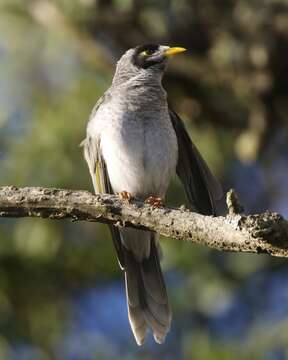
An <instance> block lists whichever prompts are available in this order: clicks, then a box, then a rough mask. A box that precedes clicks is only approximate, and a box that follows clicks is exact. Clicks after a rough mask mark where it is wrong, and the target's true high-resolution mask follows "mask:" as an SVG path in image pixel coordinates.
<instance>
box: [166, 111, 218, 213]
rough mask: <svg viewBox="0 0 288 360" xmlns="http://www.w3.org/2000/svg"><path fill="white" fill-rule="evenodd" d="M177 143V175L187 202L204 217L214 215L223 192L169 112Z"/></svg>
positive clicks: (187, 136)
mask: <svg viewBox="0 0 288 360" xmlns="http://www.w3.org/2000/svg"><path fill="white" fill-rule="evenodd" d="M169 113H170V118H171V121H172V124H173V127H174V130H175V132H176V136H177V141H178V164H177V168H176V172H177V175H178V176H179V178H180V180H181V182H182V183H183V186H184V189H185V192H186V194H187V197H188V200H189V202H190V204H191V206H192V207H193V208H195V210H197V211H199V212H200V213H202V214H204V215H216V201H217V200H219V199H221V197H222V195H223V192H222V188H221V185H220V183H219V182H218V180H217V179H216V178H215V177H214V175H213V174H212V173H211V171H210V170H209V168H208V165H207V164H206V162H205V161H204V160H203V158H202V156H201V155H200V153H199V151H198V150H197V148H196V146H195V145H194V144H193V143H192V141H191V139H190V137H189V135H188V133H187V131H186V129H185V126H184V124H183V122H182V120H181V119H180V118H179V116H178V115H177V114H176V113H175V112H174V111H172V110H169Z"/></svg>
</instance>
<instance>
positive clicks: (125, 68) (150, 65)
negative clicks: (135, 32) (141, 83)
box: [116, 44, 186, 80]
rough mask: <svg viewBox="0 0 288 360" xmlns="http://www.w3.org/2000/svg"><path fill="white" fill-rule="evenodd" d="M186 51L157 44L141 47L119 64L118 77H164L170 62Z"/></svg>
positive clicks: (181, 48) (128, 52) (132, 50)
mask: <svg viewBox="0 0 288 360" xmlns="http://www.w3.org/2000/svg"><path fill="white" fill-rule="evenodd" d="M183 51H186V49H185V48H183V47H169V46H164V45H157V44H147V45H139V46H136V47H135V48H133V49H129V50H128V51H126V52H125V54H124V55H123V56H122V57H121V58H120V60H119V61H118V63H117V69H116V75H117V74H118V76H119V77H122V78H123V79H122V80H124V78H125V80H128V79H129V78H132V77H134V76H137V75H138V74H140V73H141V74H144V75H145V74H147V75H149V74H153V75H157V74H158V75H160V76H161V75H162V74H163V72H164V70H165V68H166V66H167V63H168V60H169V59H170V58H171V57H173V56H174V55H176V54H180V53H182V52H183Z"/></svg>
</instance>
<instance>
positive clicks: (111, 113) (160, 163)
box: [83, 45, 221, 345]
mask: <svg viewBox="0 0 288 360" xmlns="http://www.w3.org/2000/svg"><path fill="white" fill-rule="evenodd" d="M173 49H174V50H173ZM176 49H178V50H176ZM179 49H180V48H169V47H167V46H159V45H146V46H141V47H137V48H134V49H130V50H128V51H127V52H126V53H125V54H124V55H123V56H122V57H121V59H120V60H119V62H118V64H117V67H116V72H115V75H114V78H113V82H112V85H111V87H110V88H109V89H108V90H107V91H106V93H105V94H104V96H103V97H102V98H101V99H100V100H99V101H98V103H97V104H96V106H95V108H94V110H93V111H92V114H91V117H90V120H89V122H88V126H87V136H86V139H85V141H84V143H83V145H84V154H85V159H86V161H87V163H88V166H89V170H90V174H91V177H92V181H93V185H94V189H95V192H96V193H116V192H121V191H128V192H129V193H131V194H132V195H133V196H137V197H140V198H143V199H145V198H147V197H148V196H150V195H153V196H159V197H161V198H164V197H165V194H166V191H167V188H168V186H169V183H170V180H171V177H172V176H173V175H174V173H175V171H176V170H177V174H178V176H179V177H180V179H181V180H182V182H183V184H184V188H185V191H186V193H187V195H188V199H189V201H190V202H191V204H192V205H193V207H194V208H195V209H196V210H198V211H200V212H202V213H205V214H214V213H215V207H216V205H215V201H216V200H217V199H218V198H219V197H220V196H221V188H220V186H219V184H218V182H217V181H216V180H215V178H214V177H213V175H212V174H211V173H210V171H209V169H208V167H207V165H206V164H205V162H204V160H203V159H202V158H201V156H200V155H199V153H198V151H197V149H196V148H195V146H194V145H193V144H192V142H191V140H190V138H189V136H188V134H187V132H186V130H185V128H184V125H183V124H182V122H181V120H180V119H179V117H178V116H177V115H176V114H175V113H174V112H172V111H171V110H169V108H168V105H167V97H166V92H165V90H164V89H163V87H162V85H161V80H162V76H163V73H164V70H165V68H166V64H167V59H168V56H169V55H172V54H173V53H176V52H180V51H181V50H179ZM110 230H111V233H112V238H113V241H114V245H115V248H116V251H117V256H118V261H119V264H120V266H121V268H122V269H123V270H124V272H125V283H126V294H127V305H128V316H129V320H130V324H131V328H132V331H133V333H134V336H135V339H136V341H137V344H138V345H141V344H143V342H144V340H145V336H146V331H147V328H148V327H150V328H151V329H152V331H153V335H154V339H155V341H157V342H158V343H162V342H163V341H164V339H165V336H166V334H167V332H168V331H169V329H170V323H171V310H170V306H169V303H168V297H167V293H166V287H165V283H164V279H163V275H162V272H161V268H160V263H159V249H160V245H159V243H158V237H157V235H156V234H154V233H151V232H149V231H143V230H138V229H129V228H124V229H120V230H119V229H118V228H116V227H113V226H111V227H110Z"/></svg>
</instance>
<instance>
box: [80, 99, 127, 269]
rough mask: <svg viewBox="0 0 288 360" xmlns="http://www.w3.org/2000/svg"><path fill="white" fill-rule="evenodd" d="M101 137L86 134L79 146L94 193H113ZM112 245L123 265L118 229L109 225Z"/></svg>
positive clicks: (93, 113)
mask: <svg viewBox="0 0 288 360" xmlns="http://www.w3.org/2000/svg"><path fill="white" fill-rule="evenodd" d="M103 101H104V99H103V97H102V98H100V100H99V101H98V102H97V104H96V105H95V107H94V109H93V111H92V114H91V117H90V121H91V120H92V119H93V117H94V116H95V114H96V112H97V109H98V108H99V106H100V105H101V104H102V103H103ZM100 142H101V139H100V137H97V136H93V137H92V136H90V135H89V134H87V136H86V139H85V140H83V141H82V143H81V146H83V148H84V158H85V160H86V162H87V164H88V168H89V172H90V175H91V178H92V182H93V186H94V190H95V193H96V194H113V193H114V192H113V189H112V186H111V183H110V180H109V174H108V171H107V167H106V163H105V160H104V158H103V155H102V152H101V146H100ZM109 228H110V231H111V234H112V239H113V243H114V246H115V248H116V251H117V256H118V261H119V264H120V267H121V268H122V269H123V267H124V255H123V249H122V243H121V238H120V233H119V230H118V229H117V228H116V227H115V226H113V225H109Z"/></svg>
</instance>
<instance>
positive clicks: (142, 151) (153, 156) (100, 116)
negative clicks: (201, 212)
mask: <svg viewBox="0 0 288 360" xmlns="http://www.w3.org/2000/svg"><path fill="white" fill-rule="evenodd" d="M111 109H114V110H115V111H111ZM108 110H109V111H108ZM155 115H156V116H155ZM88 131H89V132H90V134H91V133H94V134H96V133H98V135H99V136H100V139H101V149H102V153H103V157H104V159H105V162H106V165H107V169H108V174H109V178H110V182H111V185H112V187H113V190H114V191H115V192H120V191H124V190H125V191H128V192H130V193H131V194H132V195H135V196H140V197H146V196H149V195H157V196H161V197H164V196H165V193H166V191H167V188H168V185H169V182H170V180H171V177H172V175H173V174H174V173H175V168H176V162H177V153H178V150H177V139H176V135H175V132H174V129H173V127H172V124H171V121H170V118H169V114H168V110H167V109H166V108H165V109H161V111H160V112H159V113H158V114H155V111H153V112H152V111H151V112H150V111H149V110H146V111H145V112H141V113H140V112H139V111H137V110H135V111H134V110H132V111H128V112H127V109H123V108H122V110H121V106H119V104H114V106H109V109H108V108H105V107H103V108H100V109H99V110H98V111H97V113H96V114H95V118H94V119H93V121H91V122H90V125H89V126H88Z"/></svg>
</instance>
